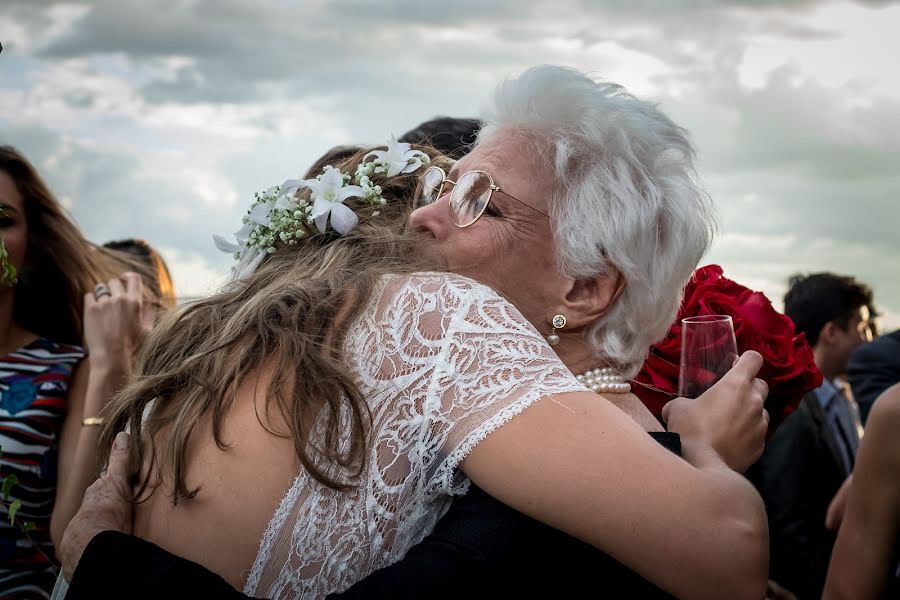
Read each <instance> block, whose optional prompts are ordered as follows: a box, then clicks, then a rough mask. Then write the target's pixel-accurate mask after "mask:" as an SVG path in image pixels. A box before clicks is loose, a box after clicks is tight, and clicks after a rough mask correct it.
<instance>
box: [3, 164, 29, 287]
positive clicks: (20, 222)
mask: <svg viewBox="0 0 900 600" xmlns="http://www.w3.org/2000/svg"><path fill="white" fill-rule="evenodd" d="M0 207H2V208H3V211H2V214H0V237H2V238H3V244H4V245H5V246H6V252H7V253H8V255H9V259H8V260H9V262H10V264H12V265H13V266H14V267H15V268H16V271H18V272H19V273H21V272H22V266H23V265H24V264H25V250H26V248H27V246H28V224H27V223H26V222H25V202H24V200H23V199H22V196H20V195H19V190H17V189H16V184H15V183H14V182H13V180H12V178H11V177H10V176H9V174H7V173H6V172H4V171H0Z"/></svg>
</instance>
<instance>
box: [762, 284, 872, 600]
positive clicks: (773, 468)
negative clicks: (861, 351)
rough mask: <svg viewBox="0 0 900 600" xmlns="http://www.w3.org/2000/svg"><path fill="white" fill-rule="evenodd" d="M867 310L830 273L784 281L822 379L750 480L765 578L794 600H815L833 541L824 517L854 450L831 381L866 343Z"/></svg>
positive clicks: (853, 288)
mask: <svg viewBox="0 0 900 600" xmlns="http://www.w3.org/2000/svg"><path fill="white" fill-rule="evenodd" d="M872 304H873V301H872V291H871V290H870V289H869V288H868V287H867V286H866V285H864V284H861V283H859V282H857V281H856V280H855V279H853V278H852V277H846V276H841V275H835V274H832V273H817V274H814V275H809V276H795V277H792V278H791V280H790V286H789V289H788V292H787V294H786V295H785V298H784V305H785V311H784V312H785V314H786V315H787V316H788V317H790V318H791V320H793V321H794V324H795V326H796V328H797V331H798V332H803V333H804V334H805V335H806V339H807V340H808V341H809V343H810V345H811V346H812V348H813V354H814V355H815V360H816V366H817V367H818V368H819V370H821V371H822V374H823V375H824V380H823V383H822V385H821V386H820V387H819V388H818V389H816V390H814V391H812V392H810V393H809V394H807V395H806V396H805V397H804V398H803V400H802V402H801V403H800V406H799V407H798V409H797V410H796V411H795V412H793V413H791V415H789V416H788V418H787V419H786V420H785V422H784V423H783V424H782V425H781V427H780V428H779V429H778V430H776V432H775V434H774V435H773V436H772V438H771V439H770V440H769V442H768V444H767V446H766V449H765V451H764V452H763V456H762V458H761V459H760V461H759V463H758V464H757V465H756V466H755V467H754V469H755V471H756V474H755V476H754V479H755V483H756V485H757V488H758V489H759V491H760V493H761V495H762V497H763V500H764V501H765V503H766V509H767V513H768V517H769V532H770V544H771V560H770V578H771V579H772V580H774V581H776V582H778V584H780V585H781V586H784V587H785V588H786V589H787V590H789V591H790V592H793V593H794V594H796V596H797V597H798V598H799V599H800V600H806V599H807V598H816V599H818V598H819V597H821V595H822V588H823V586H824V584H825V575H826V573H827V570H828V561H829V559H830V557H831V549H832V546H833V544H834V539H835V537H834V534H833V533H832V532H831V531H829V530H828V529H827V528H826V527H825V516H826V513H827V510H828V505H829V503H830V502H831V500H832V498H834V496H835V494H836V493H837V491H838V490H839V489H840V487H841V484H842V483H843V482H844V481H845V479H847V477H848V476H849V475H850V473H851V472H852V470H853V464H854V460H855V458H856V450H857V448H858V446H859V433H858V430H857V424H858V419H857V417H856V412H855V409H854V406H853V404H852V401H851V399H850V398H848V397H847V396H846V394H845V392H844V390H843V388H842V386H841V385H840V383H838V382H836V380H837V379H838V377H839V376H842V375H844V374H845V373H846V369H847V362H848V360H849V358H850V354H851V353H852V352H853V350H854V349H855V348H856V347H857V346H859V345H860V344H862V343H864V342H865V341H866V340H867V339H871V332H870V330H869V324H868V319H869V316H870V315H871V307H872Z"/></svg>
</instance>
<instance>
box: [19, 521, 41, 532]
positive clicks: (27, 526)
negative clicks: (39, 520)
mask: <svg viewBox="0 0 900 600" xmlns="http://www.w3.org/2000/svg"><path fill="white" fill-rule="evenodd" d="M35 529H37V525H35V524H34V521H25V522H24V523H22V532H23V533H31V532H32V531H34V530H35Z"/></svg>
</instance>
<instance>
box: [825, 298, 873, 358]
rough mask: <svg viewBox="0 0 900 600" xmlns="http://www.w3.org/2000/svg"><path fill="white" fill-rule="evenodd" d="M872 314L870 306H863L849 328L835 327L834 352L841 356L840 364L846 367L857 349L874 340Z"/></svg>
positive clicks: (851, 318)
mask: <svg viewBox="0 0 900 600" xmlns="http://www.w3.org/2000/svg"><path fill="white" fill-rule="evenodd" d="M870 320H871V316H870V312H869V307H868V306H861V307H860V308H859V309H858V310H857V311H856V312H855V313H854V314H853V316H852V317H850V322H849V323H847V327H845V328H841V327H835V334H834V342H833V343H834V350H835V353H836V354H837V355H838V356H839V359H840V363H841V364H842V365H844V366H845V367H846V364H847V362H848V361H849V360H850V354H852V353H853V351H854V350H856V348H858V347H859V346H861V345H862V344H865V343H866V342H871V341H872V339H873V338H874V336H873V333H872V327H871V325H870Z"/></svg>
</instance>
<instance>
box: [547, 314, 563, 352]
mask: <svg viewBox="0 0 900 600" xmlns="http://www.w3.org/2000/svg"><path fill="white" fill-rule="evenodd" d="M550 324H551V325H552V326H553V330H552V331H551V332H550V335H548V336H547V343H548V344H550V345H551V346H555V345H557V344H558V343H559V336H558V335H556V330H557V329H563V328H565V326H566V317H565V316H563V315H556V316H554V317H553V319H552V320H551V321H550Z"/></svg>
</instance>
